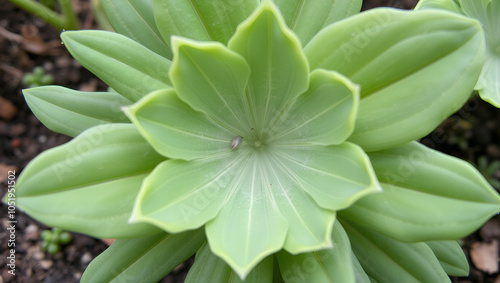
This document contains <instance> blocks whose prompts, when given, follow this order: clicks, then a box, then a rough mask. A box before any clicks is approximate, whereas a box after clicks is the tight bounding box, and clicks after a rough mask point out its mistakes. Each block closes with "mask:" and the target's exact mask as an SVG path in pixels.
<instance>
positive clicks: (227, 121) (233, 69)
mask: <svg viewBox="0 0 500 283" xmlns="http://www.w3.org/2000/svg"><path fill="white" fill-rule="evenodd" d="M172 44H173V50H174V60H173V63H172V68H171V70H170V78H171V79H172V83H173V84H174V86H175V89H176V91H177V95H178V96H179V98H180V99H182V100H183V101H185V102H186V103H187V104H189V105H190V106H191V107H193V109H195V110H197V111H201V112H203V113H205V114H206V115H208V116H209V117H210V118H211V119H213V120H214V121H215V122H216V123H217V124H219V125H220V127H224V128H226V129H227V130H229V131H231V132H233V133H234V135H240V136H241V135H243V132H247V131H248V130H249V129H250V128H251V126H250V121H248V119H243V118H244V117H248V116H249V114H248V112H249V110H248V108H247V106H246V103H245V102H246V99H247V98H246V94H245V85H246V84H247V81H248V76H249V73H250V69H249V68H248V64H247V63H246V62H245V60H244V59H243V58H242V57H241V56H240V55H239V54H237V53H235V52H233V51H231V50H229V49H227V48H226V47H225V46H224V45H222V44H220V43H215V42H195V41H193V40H189V39H183V38H180V37H175V38H173V40H172ZM234 135H233V136H234Z"/></svg>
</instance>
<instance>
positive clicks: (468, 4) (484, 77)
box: [416, 0, 500, 107]
mask: <svg viewBox="0 0 500 283" xmlns="http://www.w3.org/2000/svg"><path fill="white" fill-rule="evenodd" d="M428 8H438V9H446V10H450V11H453V12H456V13H461V14H464V15H466V16H469V17H472V18H475V19H478V20H479V21H480V22H481V26H482V28H483V30H484V37H485V41H486V44H485V55H486V58H485V62H484V66H483V70H482V73H481V76H480V78H479V80H478V82H477V85H476V87H475V89H477V90H478V91H479V95H480V96H481V98H482V99H483V100H485V101H487V102H489V103H491V104H492V105H494V106H496V107H500V33H499V32H498V22H499V21H500V1H499V0H420V1H419V3H418V5H417V7H416V9H428Z"/></svg>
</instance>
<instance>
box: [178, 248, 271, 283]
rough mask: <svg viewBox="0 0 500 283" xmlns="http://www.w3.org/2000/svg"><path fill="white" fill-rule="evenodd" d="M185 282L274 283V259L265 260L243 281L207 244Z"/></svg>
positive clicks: (201, 250) (201, 249)
mask: <svg viewBox="0 0 500 283" xmlns="http://www.w3.org/2000/svg"><path fill="white" fill-rule="evenodd" d="M185 282H186V283H203V282H207V283H210V282H228V283H239V282H246V283H249V282H250V283H271V282H273V257H272V256H271V257H268V258H266V259H264V260H263V261H262V262H261V263H259V264H258V265H257V266H256V267H255V268H254V269H253V270H252V272H250V273H249V274H248V276H247V277H246V278H245V280H244V281H243V280H241V278H240V277H239V276H238V274H236V273H235V272H234V271H233V270H232V269H231V267H230V266H229V265H227V263H225V262H224V261H223V260H222V259H220V258H219V257H217V256H215V255H214V254H213V253H212V251H210V247H209V246H208V244H205V245H203V246H202V247H201V248H200V250H199V251H198V252H197V253H196V259H195V262H194V264H193V266H192V267H191V269H189V273H188V275H187V277H186V281H185Z"/></svg>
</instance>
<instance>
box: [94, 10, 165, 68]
mask: <svg viewBox="0 0 500 283" xmlns="http://www.w3.org/2000/svg"><path fill="white" fill-rule="evenodd" d="M102 4H103V6H104V10H105V12H106V16H107V18H108V20H109V22H110V23H111V25H112V26H113V29H114V30H115V31H116V32H118V33H120V34H123V35H125V36H127V37H130V38H132V39H133V40H135V41H137V42H139V43H140V44H142V45H144V46H146V47H147V48H149V49H151V50H152V51H154V52H156V53H158V54H160V55H161V56H163V57H165V58H167V59H172V51H171V50H170V47H169V46H168V45H167V44H166V43H165V42H164V41H163V38H162V36H161V34H160V31H159V30H158V27H157V26H156V22H155V17H154V11H153V1H152V0H141V1H135V0H125V1H123V0H102Z"/></svg>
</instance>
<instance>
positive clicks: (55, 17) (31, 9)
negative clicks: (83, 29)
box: [9, 0, 79, 30]
mask: <svg viewBox="0 0 500 283" xmlns="http://www.w3.org/2000/svg"><path fill="white" fill-rule="evenodd" d="M9 1H10V2H12V3H14V4H15V5H17V6H18V7H19V8H21V9H23V10H25V11H27V12H28V13H31V14H33V15H35V16H37V17H40V18H42V19H43V20H44V21H46V22H47V23H49V24H50V25H51V26H53V27H55V28H57V29H59V30H63V29H78V28H79V24H78V20H77V19H76V15H75V14H74V11H73V8H72V7H71V1H68V0H61V1H59V2H60V4H61V10H62V11H63V13H64V11H65V9H68V6H69V7H70V9H71V12H69V13H67V14H64V15H60V14H58V13H56V12H54V11H52V10H51V9H49V8H48V7H46V6H45V5H43V4H42V3H39V2H36V1H34V0H9ZM71 17H72V18H71Z"/></svg>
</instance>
